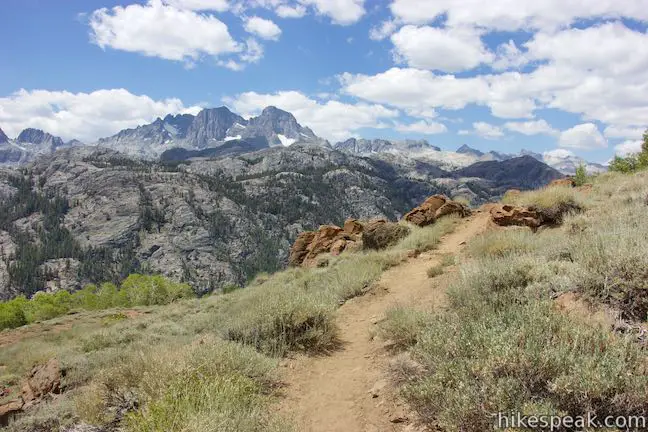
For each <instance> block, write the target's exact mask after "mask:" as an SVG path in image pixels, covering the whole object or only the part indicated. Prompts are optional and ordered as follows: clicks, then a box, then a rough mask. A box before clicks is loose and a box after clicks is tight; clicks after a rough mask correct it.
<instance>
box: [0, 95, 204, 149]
mask: <svg viewBox="0 0 648 432" xmlns="http://www.w3.org/2000/svg"><path fill="white" fill-rule="evenodd" d="M199 110H200V108H199V107H197V106H193V107H186V106H185V105H184V104H183V103H182V101H181V100H179V99H164V100H154V99H151V98H150V97H148V96H145V95H134V94H132V93H130V92H128V91H127V90H124V89H112V90H97V91H94V92H92V93H70V92H61V91H47V90H32V91H27V90H20V91H17V92H16V93H13V94H12V95H10V96H7V97H4V98H0V125H2V128H3V129H4V130H5V132H7V134H8V135H10V136H16V135H18V134H19V133H20V131H21V130H23V129H26V128H28V127H33V128H37V129H42V130H44V131H47V132H49V133H51V134H53V135H57V136H60V137H62V138H63V139H65V140H69V139H73V138H76V139H80V140H82V141H84V142H86V143H91V142H94V141H96V140H97V139H98V138H100V137H106V136H110V135H113V134H115V133H117V132H119V131H120V130H122V129H126V128H130V127H135V126H137V125H140V124H145V123H150V122H151V121H153V120H155V118H157V117H163V116H165V115H167V114H169V113H171V114H176V113H185V112H190V113H194V114H195V113H197V112H198V111H199Z"/></svg>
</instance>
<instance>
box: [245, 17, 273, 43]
mask: <svg viewBox="0 0 648 432" xmlns="http://www.w3.org/2000/svg"><path fill="white" fill-rule="evenodd" d="M244 27H245V31H246V32H248V33H252V34H255V35H257V36H259V37H260V38H262V39H268V40H278V39H279V36H281V29H280V28H279V26H278V25H277V24H275V23H274V22H272V21H270V20H267V19H263V18H260V17H258V16H253V17H250V18H247V19H246V20H245V24H244Z"/></svg>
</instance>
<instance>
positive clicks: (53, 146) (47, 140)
mask: <svg viewBox="0 0 648 432" xmlns="http://www.w3.org/2000/svg"><path fill="white" fill-rule="evenodd" d="M79 145H83V143H82V142H80V141H78V140H72V141H68V142H64V141H63V139H62V138H60V137H57V136H54V135H52V134H50V133H47V132H44V131H42V130H40V129H34V128H27V129H25V130H23V131H22V132H20V134H19V135H18V137H16V139H13V140H12V139H10V138H9V137H8V136H7V135H6V134H5V133H4V132H3V131H2V130H1V129H0V165H22V164H26V163H28V162H31V161H32V160H34V158H36V157H37V156H39V155H45V154H50V153H52V152H54V151H56V150H57V149H59V148H63V147H73V146H79Z"/></svg>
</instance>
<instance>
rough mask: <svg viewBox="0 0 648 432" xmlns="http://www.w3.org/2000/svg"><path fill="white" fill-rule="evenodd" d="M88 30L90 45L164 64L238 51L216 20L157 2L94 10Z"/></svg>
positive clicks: (237, 47) (224, 26)
mask: <svg viewBox="0 0 648 432" xmlns="http://www.w3.org/2000/svg"><path fill="white" fill-rule="evenodd" d="M203 3H205V2H203ZM90 28H91V30H92V33H91V37H92V41H93V42H94V43H96V44H97V45H98V46H100V47H101V48H104V49H105V48H113V49H116V50H122V51H129V52H136V53H140V54H144V55H146V56H151V57H160V58H163V59H166V60H176V61H190V62H195V61H197V60H199V59H200V58H201V57H202V56H205V55H208V56H214V57H218V56H221V55H224V54H230V53H236V52H239V51H240V50H241V46H240V45H239V44H238V43H237V42H236V41H235V40H234V39H233V38H232V36H231V35H230V33H229V30H228V28H227V26H226V25H225V24H224V23H223V22H222V21H220V20H219V19H218V18H216V17H214V16H211V15H203V14H199V13H196V12H193V11H191V10H189V9H178V8H176V7H173V6H169V5H166V4H164V3H162V2H161V1H160V0H151V1H150V2H149V3H147V4H145V5H140V4H132V5H129V6H125V7H124V6H116V7H114V8H112V9H107V8H103V9H99V10H96V11H95V12H93V13H92V15H91V17H90Z"/></svg>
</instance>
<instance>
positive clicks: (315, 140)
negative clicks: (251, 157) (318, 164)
mask: <svg viewBox="0 0 648 432" xmlns="http://www.w3.org/2000/svg"><path fill="white" fill-rule="evenodd" d="M259 138H263V139H265V147H274V146H281V145H283V146H289V145H291V144H294V143H297V142H305V143H310V144H320V145H327V143H326V141H325V140H323V139H321V138H319V137H317V136H316V135H315V134H314V133H313V131H312V130H310V129H309V128H307V127H303V126H301V125H300V124H299V123H298V122H297V119H295V117H294V116H293V115H292V114H291V113H289V112H287V111H283V110H280V109H279V108H276V107H273V106H270V107H267V108H265V109H264V110H263V111H262V112H261V114H260V115H259V116H257V117H252V118H250V119H249V120H246V119H244V118H243V117H241V116H240V115H238V114H235V113H233V112H231V111H230V110H229V109H228V108H227V107H220V108H210V109H204V110H202V111H200V113H198V115H196V116H193V115H191V114H182V115H177V116H171V115H168V116H166V117H165V118H164V119H161V118H158V119H156V120H155V121H154V122H153V123H150V124H148V125H143V126H138V127H137V128H134V129H125V130H122V131H120V132H119V133H117V134H116V135H113V136H112V137H108V138H101V139H100V140H99V141H98V145H100V146H102V147H107V148H111V149H113V150H116V151H120V152H123V153H126V154H129V155H134V156H139V157H143V158H146V159H155V158H157V157H159V156H160V155H162V154H163V153H164V152H165V151H168V150H172V149H175V148H183V149H186V150H191V151H196V150H204V149H208V148H218V147H221V146H223V145H225V144H227V142H228V141H233V140H245V139H254V140H258V139H259ZM257 143H258V141H257ZM257 149H258V145H257V146H255V150H257Z"/></svg>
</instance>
